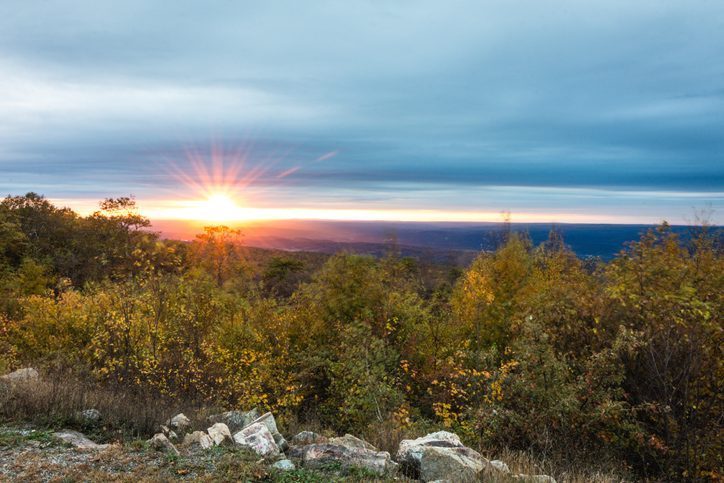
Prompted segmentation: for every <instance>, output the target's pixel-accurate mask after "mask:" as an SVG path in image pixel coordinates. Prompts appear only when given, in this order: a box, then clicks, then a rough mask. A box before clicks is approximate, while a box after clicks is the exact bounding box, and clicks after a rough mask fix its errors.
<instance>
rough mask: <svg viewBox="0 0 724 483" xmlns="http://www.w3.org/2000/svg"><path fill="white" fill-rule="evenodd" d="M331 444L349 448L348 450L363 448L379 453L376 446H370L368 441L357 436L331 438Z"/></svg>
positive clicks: (347, 435)
mask: <svg viewBox="0 0 724 483" xmlns="http://www.w3.org/2000/svg"><path fill="white" fill-rule="evenodd" d="M329 443H330V444H339V445H342V446H347V447H348V448H363V449H369V450H372V451H377V448H375V447H374V446H372V445H371V444H369V443H368V442H367V441H365V440H363V439H359V438H358V437H356V436H352V435H351V434H345V435H344V436H339V437H336V438H331V439H330V440H329Z"/></svg>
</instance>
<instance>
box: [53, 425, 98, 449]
mask: <svg viewBox="0 0 724 483" xmlns="http://www.w3.org/2000/svg"><path fill="white" fill-rule="evenodd" d="M53 436H55V437H56V438H58V439H60V440H62V441H64V442H65V443H67V444H70V445H72V446H74V447H75V448H76V449H79V450H87V451H98V450H103V449H106V448H108V447H109V446H110V445H107V444H97V443H94V442H93V441H91V440H90V439H88V438H86V436H85V435H84V434H83V433H79V432H78V431H72V430H70V429H64V430H63V431H58V432H57V433H53Z"/></svg>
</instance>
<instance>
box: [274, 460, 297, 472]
mask: <svg viewBox="0 0 724 483" xmlns="http://www.w3.org/2000/svg"><path fill="white" fill-rule="evenodd" d="M271 467H272V468H274V469H277V470H279V471H294V470H296V469H297V467H296V466H294V463H292V462H291V461H290V460H279V461H277V462H276V463H274V464H273V465H271Z"/></svg>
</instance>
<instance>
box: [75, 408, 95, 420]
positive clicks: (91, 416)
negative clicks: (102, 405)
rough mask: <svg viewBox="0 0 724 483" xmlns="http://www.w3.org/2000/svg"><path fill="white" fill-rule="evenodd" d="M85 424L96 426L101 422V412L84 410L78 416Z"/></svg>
mask: <svg viewBox="0 0 724 483" xmlns="http://www.w3.org/2000/svg"><path fill="white" fill-rule="evenodd" d="M76 417H77V419H79V420H80V421H82V422H83V423H84V424H95V423H97V422H98V421H100V420H101V412H100V411H99V410H97V409H93V408H91V409H84V410H83V411H80V412H79V413H78V414H77V415H76Z"/></svg>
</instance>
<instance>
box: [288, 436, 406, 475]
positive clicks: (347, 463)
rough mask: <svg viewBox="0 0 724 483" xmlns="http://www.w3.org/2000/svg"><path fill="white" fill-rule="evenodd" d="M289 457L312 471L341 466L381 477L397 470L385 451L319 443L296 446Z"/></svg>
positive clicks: (344, 468) (290, 451) (395, 464)
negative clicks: (330, 466) (359, 469)
mask: <svg viewBox="0 0 724 483" xmlns="http://www.w3.org/2000/svg"><path fill="white" fill-rule="evenodd" d="M288 455H289V456H290V457H292V458H297V459H299V460H301V462H302V465H303V466H304V467H305V468H310V469H319V468H324V467H327V466H329V465H340V466H341V468H342V469H343V470H344V471H347V470H349V469H351V468H363V469H365V470H367V471H370V472H372V473H374V474H376V475H379V476H382V475H385V474H391V473H394V472H395V471H396V469H397V463H395V462H394V461H392V459H391V458H390V454H389V453H387V452H385V451H374V450H370V449H366V448H358V447H352V446H343V445H341V444H330V443H317V444H308V445H306V446H294V447H293V448H291V449H290V450H289V454H288Z"/></svg>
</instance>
